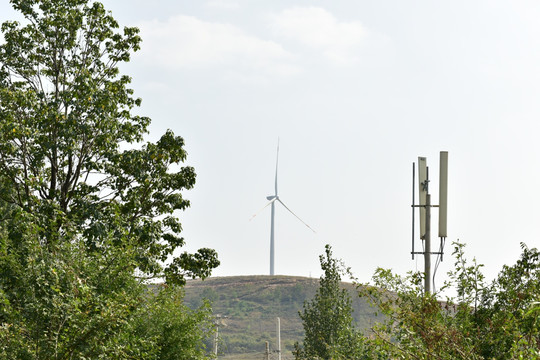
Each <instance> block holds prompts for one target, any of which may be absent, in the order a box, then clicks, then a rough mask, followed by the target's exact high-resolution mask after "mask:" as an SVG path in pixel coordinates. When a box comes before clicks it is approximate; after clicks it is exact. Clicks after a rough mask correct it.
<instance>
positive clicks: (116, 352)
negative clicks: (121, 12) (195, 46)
mask: <svg viewBox="0 0 540 360" xmlns="http://www.w3.org/2000/svg"><path fill="white" fill-rule="evenodd" d="M11 3H12V5H13V7H14V8H15V9H16V10H18V11H20V12H21V14H22V15H23V16H24V18H25V19H26V21H25V23H24V24H19V23H17V22H14V21H8V22H5V23H4V24H2V28H1V30H2V33H3V37H4V40H5V42H4V43H3V44H2V45H0V216H1V222H0V355H1V356H2V357H4V358H20V359H68V358H69V359H71V358H92V359H99V358H149V357H148V356H149V355H150V354H152V353H153V352H155V351H156V349H158V348H160V347H159V346H158V345H157V343H156V342H153V340H151V339H147V338H144V337H138V338H131V339H129V341H128V340H127V339H128V338H129V337H130V335H129V334H134V333H133V332H132V330H133V326H134V321H135V320H136V319H138V316H139V315H138V314H139V311H140V307H141V306H142V304H145V297H146V296H147V294H146V291H145V286H144V285H143V283H142V280H143V279H141V278H135V277H134V276H133V274H134V273H135V272H136V271H137V272H138V273H141V274H143V275H144V278H145V279H148V278H157V277H165V278H166V280H167V281H168V283H170V284H173V283H176V284H183V283H184V282H185V277H206V276H208V275H209V274H210V271H211V269H213V268H215V267H216V266H217V265H218V264H219V261H218V260H217V255H216V253H215V251H214V250H211V249H201V250H199V251H198V252H197V253H195V254H188V253H183V254H181V255H180V256H179V257H176V258H174V259H172V261H170V262H168V264H167V265H163V264H165V260H167V259H168V258H169V257H170V256H171V255H173V252H174V251H175V250H177V249H179V248H180V247H182V246H183V245H184V239H183V238H182V237H181V236H180V232H181V230H182V228H181V224H180V222H179V220H178V218H177V217H176V216H175V214H174V213H175V212H176V211H177V210H184V209H185V208H186V207H188V206H189V201H188V200H186V199H184V198H183V197H182V195H181V193H180V191H182V190H185V189H190V188H192V187H193V185H194V183H195V172H194V170H193V168H191V167H189V166H183V167H182V166H181V164H182V163H183V162H184V161H185V159H186V152H185V150H184V149H183V147H184V142H183V139H182V138H181V137H178V136H175V135H174V134H173V133H172V132H171V131H167V132H166V133H165V134H164V135H163V136H162V137H161V138H160V140H159V141H157V142H156V143H142V140H143V136H144V134H145V133H146V132H147V127H148V125H149V122H150V119H148V118H146V117H142V116H136V115H133V114H132V111H133V109H134V108H136V107H137V106H139V105H140V103H141V100H140V99H137V98H134V97H133V90H131V89H130V88H129V87H128V86H129V83H130V78H129V77H128V76H125V75H120V71H119V65H120V64H121V63H122V62H126V61H129V59H130V54H131V53H132V52H133V51H136V50H138V49H139V45H140V41H141V39H140V37H139V36H138V29H136V28H130V27H126V28H124V29H123V30H121V31H120V30H119V26H118V24H117V22H116V21H115V20H114V18H113V17H112V16H111V14H110V13H109V12H107V11H106V10H105V9H104V8H103V6H102V5H101V4H100V3H99V2H93V1H90V0H11ZM160 299H162V300H163V298H160ZM177 300H178V299H177ZM163 305H164V306H169V305H170V304H167V303H166V302H165V303H164V304H163ZM203 313H204V312H203ZM153 314H156V316H158V315H159V314H160V313H159V312H157V311H156V312H153ZM195 318H197V317H196V316H195ZM175 321H177V323H178V321H180V319H176V320H175Z"/></svg>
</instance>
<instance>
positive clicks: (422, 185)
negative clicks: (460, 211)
mask: <svg viewBox="0 0 540 360" xmlns="http://www.w3.org/2000/svg"><path fill="white" fill-rule="evenodd" d="M415 182H416V179H415V164H414V163H413V187H412V193H413V196H412V251H411V255H412V258H413V260H414V255H420V254H423V255H424V291H425V292H426V294H427V293H430V292H431V282H432V281H433V284H435V272H436V271H437V267H438V265H439V263H440V262H441V261H442V260H443V254H444V243H445V241H446V236H447V234H446V230H447V226H446V225H447V213H448V212H447V206H448V205H447V204H448V151H441V153H440V160H439V205H432V204H431V194H430V193H429V167H428V166H427V161H426V158H425V157H418V189H419V192H418V199H419V203H418V205H415V187H416V183H415ZM433 207H438V208H439V239H440V244H439V251H435V252H432V251H431V208H433ZM416 208H418V209H419V213H420V239H421V240H422V245H423V251H414V242H415V238H414V226H415V222H414V214H415V212H416ZM431 255H437V260H436V263H435V271H434V274H433V280H432V278H431ZM434 287H435V286H434Z"/></svg>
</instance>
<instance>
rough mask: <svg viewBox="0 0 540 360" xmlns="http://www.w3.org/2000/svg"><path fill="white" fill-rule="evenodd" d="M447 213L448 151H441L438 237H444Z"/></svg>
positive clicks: (445, 235)
mask: <svg viewBox="0 0 540 360" xmlns="http://www.w3.org/2000/svg"><path fill="white" fill-rule="evenodd" d="M447 214H448V151H441V153H440V159H439V237H441V238H446V237H447V234H446V225H447V224H446V222H447Z"/></svg>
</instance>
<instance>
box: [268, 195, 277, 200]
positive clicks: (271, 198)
mask: <svg viewBox="0 0 540 360" xmlns="http://www.w3.org/2000/svg"><path fill="white" fill-rule="evenodd" d="M275 198H277V196H275V195H272V196H267V197H266V200H274V199H275Z"/></svg>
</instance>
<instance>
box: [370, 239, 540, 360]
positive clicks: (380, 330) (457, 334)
mask: <svg viewBox="0 0 540 360" xmlns="http://www.w3.org/2000/svg"><path fill="white" fill-rule="evenodd" d="M454 246H455V248H454V253H453V255H454V256H455V259H456V261H455V268H454V270H453V271H451V272H450V273H449V275H450V280H449V282H447V283H446V284H445V286H444V287H445V288H453V289H454V291H455V293H456V294H457V296H456V297H455V298H454V297H452V298H447V299H446V301H440V300H439V299H438V298H437V295H438V294H427V295H426V294H424V293H423V289H422V283H423V277H422V275H421V274H419V273H412V274H408V275H407V276H406V277H401V276H397V275H395V274H392V272H391V271H390V270H384V269H378V270H377V272H376V274H375V276H374V285H375V286H367V285H363V286H360V287H359V289H360V295H361V296H365V297H367V298H368V299H370V300H371V302H372V304H373V305H374V306H375V307H376V308H377V309H378V310H379V311H380V312H381V313H382V314H384V316H385V320H384V321H383V322H381V323H380V324H378V325H376V326H375V327H374V328H373V329H372V330H373V334H374V336H373V337H370V338H366V339H365V341H366V346H367V347H368V348H370V349H374V350H376V351H375V352H376V353H377V354H378V356H380V357H381V358H401V359H539V358H540V306H539V294H540V253H539V252H538V250H537V249H529V248H527V247H526V246H525V245H524V244H522V250H523V252H522V254H521V257H520V259H519V260H518V261H517V263H516V264H515V265H513V266H508V265H505V266H504V267H503V269H502V271H501V272H500V273H499V275H498V277H497V278H496V279H495V280H494V281H493V282H491V283H487V282H486V281H485V278H484V276H483V275H482V273H481V272H480V269H481V267H482V265H479V264H477V263H476V261H473V263H472V264H469V262H468V261H467V260H466V259H465V255H464V245H463V244H461V243H459V242H456V243H454Z"/></svg>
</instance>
